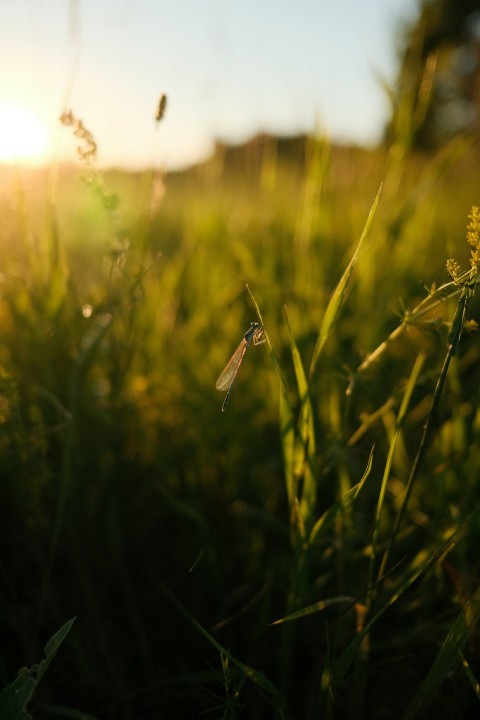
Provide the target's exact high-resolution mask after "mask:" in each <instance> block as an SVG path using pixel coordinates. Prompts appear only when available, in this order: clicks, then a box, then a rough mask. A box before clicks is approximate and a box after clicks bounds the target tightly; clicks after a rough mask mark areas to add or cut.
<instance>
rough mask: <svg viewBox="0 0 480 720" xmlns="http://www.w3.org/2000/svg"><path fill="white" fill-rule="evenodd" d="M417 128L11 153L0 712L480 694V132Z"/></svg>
mask: <svg viewBox="0 0 480 720" xmlns="http://www.w3.org/2000/svg"><path fill="white" fill-rule="evenodd" d="M92 130H93V132H94V128H93V129H92ZM64 131H65V132H66V133H68V132H70V130H69V128H68V127H67V128H65V129H64ZM77 142H80V145H81V144H82V139H80V140H79V141H77ZM407 145H408V144H407V143H406V142H402V138H400V137H397V138H393V139H392V140H391V142H390V144H389V145H388V146H387V147H385V148H382V149H370V150H367V149H362V148H355V147H338V146H335V145H333V144H331V143H330V142H329V140H328V139H327V138H325V137H323V136H321V135H319V136H312V137H298V138H290V139H288V138H274V137H270V136H258V137H257V138H254V139H253V140H251V141H250V142H248V143H247V144H246V145H244V146H241V147H236V148H235V147H229V146H227V145H224V144H221V143H218V145H217V147H216V151H215V154H214V155H213V156H212V158H211V159H210V160H208V161H206V162H205V163H203V164H200V165H198V166H196V167H193V168H191V169H189V170H187V171H185V172H178V173H170V174H163V173H162V172H161V171H160V170H153V171H151V172H142V173H140V172H139V173H127V172H120V171H114V170H111V171H105V172H100V171H98V170H97V168H96V166H95V163H94V158H92V157H89V156H88V154H85V153H84V154H83V156H81V157H79V158H78V160H77V158H76V156H75V141H74V139H73V138H72V165H71V166H69V167H63V166H60V167H52V168H48V169H44V170H24V169H21V168H17V169H14V168H11V167H10V168H4V169H2V170H1V172H0V218H1V220H0V242H1V255H0V257H1V263H0V288H1V294H0V373H1V375H0V385H1V387H0V424H1V433H0V453H1V455H0V457H1V461H0V477H1V481H0V607H1V613H0V637H1V650H0V686H1V687H2V688H6V689H5V690H4V692H3V693H2V695H0V717H1V718H2V720H10V719H11V718H25V717H27V715H26V712H27V711H28V712H29V713H31V714H32V715H33V717H35V718H39V719H47V718H49V719H50V718H57V717H58V718H76V719H77V720H80V719H81V718H82V719H84V720H87V719H88V720H92V719H98V720H114V719H119V720H138V719H143V718H146V719H147V718H155V719H158V718H165V719H167V720H171V719H173V718H175V719H176V718H179V719H183V718H185V719H189V718H197V717H205V718H212V719H213V718H215V719H220V718H223V719H224V720H227V719H233V718H248V719H251V720H260V719H262V720H264V719H265V718H280V719H284V720H309V719H310V718H326V719H333V718H335V719H343V718H349V719H351V720H360V719H361V718H364V719H365V720H383V719H385V720H387V719H388V720H391V718H403V719H404V720H412V719H413V718H417V717H418V718H419V719H421V718H424V719H425V718H438V719H440V718H467V717H475V716H477V715H478V713H480V689H479V685H478V681H479V679H480V636H479V634H478V630H477V621H478V617H479V614H480V555H479V547H480V519H479V518H480V493H479V480H480V478H479V470H480V451H479V445H478V442H479V437H480V411H479V407H478V400H479V387H480V344H479V341H478V335H477V334H476V333H475V330H476V322H475V320H478V318H479V315H480V305H479V303H478V298H477V297H476V296H475V295H474V290H475V285H476V283H477V271H476V266H475V264H474V265H473V266H471V264H470V253H471V251H472V248H473V252H475V251H476V250H478V247H477V246H476V245H475V242H477V241H478V244H479V245H480V218H479V216H478V215H477V214H476V213H475V211H473V212H472V206H476V205H480V162H479V161H480V151H479V148H478V146H477V145H475V144H474V143H473V142H471V141H469V140H468V139H462V138H457V139H455V140H454V141H452V142H451V143H450V144H448V145H447V146H445V147H444V148H442V149H441V150H438V151H437V152H435V153H433V152H432V153H430V154H421V153H418V152H417V153H414V152H413V151H410V150H409V148H408V146H407ZM467 226H468V227H469V230H468V233H469V238H470V241H471V242H470V245H469V243H468V242H467ZM449 258H456V260H457V261H458V263H459V264H460V266H461V268H462V269H461V270H460V269H458V267H456V266H453V265H450V266H449V270H450V275H449V274H448V273H447V270H446V261H447V259H449ZM251 322H258V323H260V324H262V325H263V327H264V330H265V333H266V342H264V343H263V344H259V345H253V343H252V344H251V346H250V347H249V348H248V350H247V352H246V353H245V357H244V361H243V364H242V366H241V368H240V371H239V373H238V377H237V378H236V381H235V383H234V385H233V388H232V392H231V396H230V399H229V404H228V407H227V408H226V410H225V412H222V410H221V408H222V402H223V399H224V396H225V393H219V392H217V390H216V389H215V383H216V380H217V377H218V376H219V374H220V372H221V371H222V369H223V367H224V366H225V364H226V363H227V361H228V359H229V357H230V356H231V355H232V353H233V352H234V350H235V348H236V347H237V345H238V344H239V343H240V342H241V341H242V338H243V337H244V335H245V333H246V332H247V330H248V329H249V327H250V323H251ZM73 618H75V619H74V621H73V623H72V622H70V621H71V620H72V619H73ZM52 637H53V640H52V641H51V642H50V643H49V644H48V645H47V646H46V648H45V651H44V647H45V645H46V643H47V641H48V640H49V639H50V638H52ZM57 650H58V653H57ZM44 653H45V655H46V657H45V660H44V662H43V664H42V663H41V661H42V658H43V657H44ZM55 654H56V657H55V658H54V657H53V656H54V655H55ZM50 660H51V661H52V662H51V664H50ZM47 665H49V666H48V671H47ZM21 668H23V670H21V672H20V674H19V675H18V676H17V673H18V671H19V670H20V669H21ZM45 671H46V672H45Z"/></svg>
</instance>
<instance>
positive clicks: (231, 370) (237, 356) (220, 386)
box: [215, 338, 248, 390]
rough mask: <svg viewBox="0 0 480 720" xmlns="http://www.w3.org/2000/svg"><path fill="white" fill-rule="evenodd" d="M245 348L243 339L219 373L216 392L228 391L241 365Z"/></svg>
mask: <svg viewBox="0 0 480 720" xmlns="http://www.w3.org/2000/svg"><path fill="white" fill-rule="evenodd" d="M247 347H248V341H247V340H245V338H243V340H242V342H241V343H240V345H239V346H238V347H237V349H236V350H235V352H234V353H233V355H232V357H231V358H230V360H229V361H228V363H227V364H226V366H225V368H224V369H223V370H222V372H221V373H220V377H219V378H218V380H217V382H216V385H215V387H216V388H217V390H228V388H229V387H230V385H231V384H232V383H233V381H234V380H235V378H236V376H237V373H238V369H239V367H240V365H241V364H242V360H243V356H244V355H245V351H246V349H247Z"/></svg>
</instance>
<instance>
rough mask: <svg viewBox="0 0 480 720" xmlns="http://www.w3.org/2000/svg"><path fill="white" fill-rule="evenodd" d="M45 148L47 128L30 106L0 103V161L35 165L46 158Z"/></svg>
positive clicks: (46, 145) (46, 146)
mask: <svg viewBox="0 0 480 720" xmlns="http://www.w3.org/2000/svg"><path fill="white" fill-rule="evenodd" d="M47 149H48V133H47V129H46V128H45V127H44V125H43V124H42V122H41V121H40V119H39V118H38V117H37V116H36V115H35V114H34V112H33V111H32V110H31V109H30V108H28V107H23V106H21V105H3V104H1V103H0V162H16V161H26V162H28V163H29V164H35V165H37V164H40V163H42V162H45V160H46V159H47V157H48V156H47Z"/></svg>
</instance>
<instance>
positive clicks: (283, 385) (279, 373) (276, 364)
mask: <svg viewBox="0 0 480 720" xmlns="http://www.w3.org/2000/svg"><path fill="white" fill-rule="evenodd" d="M246 288H247V290H248V294H249V295H250V299H251V301H252V304H253V307H254V308H255V312H256V313H257V317H258V320H259V322H260V325H261V326H262V328H263V331H264V333H265V340H266V343H267V347H268V351H269V353H270V357H271V358H272V363H273V367H274V368H275V372H276V373H277V377H278V379H279V381H280V386H281V388H282V392H283V393H284V394H285V398H287V399H288V392H287V383H286V381H285V376H284V375H283V372H282V369H281V367H280V364H279V362H278V360H277V356H276V354H275V350H274V349H273V347H272V343H271V342H270V338H269V336H268V332H267V329H266V327H265V323H264V322H263V317H262V313H261V312H260V308H259V306H258V303H257V301H256V300H255V297H254V295H253V293H252V291H251V290H250V288H249V287H248V285H246Z"/></svg>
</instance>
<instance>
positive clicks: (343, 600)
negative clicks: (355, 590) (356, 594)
mask: <svg viewBox="0 0 480 720" xmlns="http://www.w3.org/2000/svg"><path fill="white" fill-rule="evenodd" d="M354 602H355V598H353V597H345V596H342V597H334V598H327V599H326V600H319V601H318V602H316V603H312V605H307V606H306V607H304V608H302V609H301V610H297V611H296V612H293V613H290V614H289V615H286V616H285V617H283V618H280V620H275V622H273V623H271V624H272V625H281V624H282V623H285V622H290V620H298V619H299V618H302V617H305V616H306V615H312V614H313V613H316V612H321V611H322V610H325V608H327V607H331V606H332V605H353V603H354Z"/></svg>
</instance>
